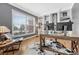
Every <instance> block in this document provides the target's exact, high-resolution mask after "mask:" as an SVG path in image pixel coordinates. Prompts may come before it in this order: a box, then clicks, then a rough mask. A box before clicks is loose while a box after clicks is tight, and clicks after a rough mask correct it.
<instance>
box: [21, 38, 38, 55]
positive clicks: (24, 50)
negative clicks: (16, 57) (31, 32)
mask: <svg viewBox="0 0 79 59" xmlns="http://www.w3.org/2000/svg"><path fill="white" fill-rule="evenodd" d="M34 42H39V37H38V36H33V37H31V38H28V39H27V38H25V39H24V40H23V42H22V43H21V48H20V54H21V55H25V54H27V52H28V51H29V50H28V45H30V44H32V43H34Z"/></svg>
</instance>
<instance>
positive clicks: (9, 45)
mask: <svg viewBox="0 0 79 59" xmlns="http://www.w3.org/2000/svg"><path fill="white" fill-rule="evenodd" d="M21 42H22V40H19V41H13V40H12V41H10V42H7V43H5V44H2V45H0V51H2V52H1V54H4V53H5V52H7V54H8V52H9V51H12V52H13V54H14V50H19V48H20V44H21ZM15 45H18V48H15ZM9 48H11V49H9Z"/></svg>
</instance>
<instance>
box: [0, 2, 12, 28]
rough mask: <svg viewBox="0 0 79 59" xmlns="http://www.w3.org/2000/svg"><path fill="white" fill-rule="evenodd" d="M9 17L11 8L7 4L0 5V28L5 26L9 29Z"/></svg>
mask: <svg viewBox="0 0 79 59" xmlns="http://www.w3.org/2000/svg"><path fill="white" fill-rule="evenodd" d="M11 16H12V14H11V7H10V6H9V5H8V4H7V3H0V26H7V27H8V28H9V29H11V27H12V25H11V24H12V22H11Z"/></svg>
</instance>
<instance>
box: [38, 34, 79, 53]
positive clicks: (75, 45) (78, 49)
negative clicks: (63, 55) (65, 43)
mask: <svg viewBox="0 0 79 59" xmlns="http://www.w3.org/2000/svg"><path fill="white" fill-rule="evenodd" d="M39 36H40V50H42V46H45V38H46V37H47V38H54V39H55V40H56V41H57V40H59V39H61V40H70V41H71V50H72V51H73V52H74V53H77V54H78V53H79V37H69V36H57V35H46V34H40V35H39Z"/></svg>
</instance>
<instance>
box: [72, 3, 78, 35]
mask: <svg viewBox="0 0 79 59" xmlns="http://www.w3.org/2000/svg"><path fill="white" fill-rule="evenodd" d="M72 21H73V28H72V30H73V35H76V36H79V3H75V4H74V5H73V7H72Z"/></svg>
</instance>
